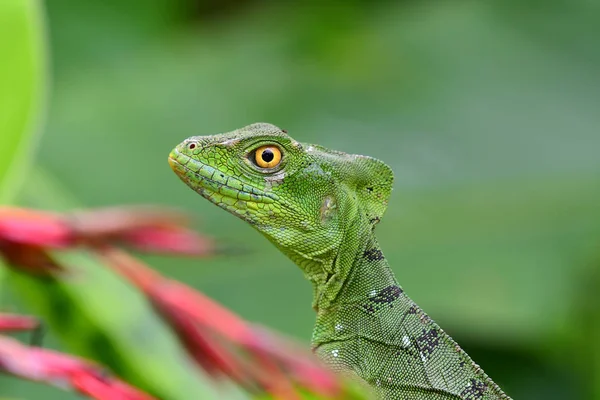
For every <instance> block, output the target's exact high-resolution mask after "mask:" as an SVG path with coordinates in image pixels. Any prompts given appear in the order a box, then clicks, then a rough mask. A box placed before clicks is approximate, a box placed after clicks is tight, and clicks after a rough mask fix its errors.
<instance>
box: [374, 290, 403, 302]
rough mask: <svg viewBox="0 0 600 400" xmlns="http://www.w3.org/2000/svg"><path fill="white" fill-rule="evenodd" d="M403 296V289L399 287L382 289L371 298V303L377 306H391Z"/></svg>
mask: <svg viewBox="0 0 600 400" xmlns="http://www.w3.org/2000/svg"><path fill="white" fill-rule="evenodd" d="M401 294H402V289H401V288H400V287H399V286H396V285H392V286H388V287H386V288H385V289H381V290H380V291H379V293H377V294H376V295H375V296H372V297H369V301H372V302H373V303H376V304H389V303H391V302H393V301H394V300H396V299H397V298H398V297H400V295H401Z"/></svg>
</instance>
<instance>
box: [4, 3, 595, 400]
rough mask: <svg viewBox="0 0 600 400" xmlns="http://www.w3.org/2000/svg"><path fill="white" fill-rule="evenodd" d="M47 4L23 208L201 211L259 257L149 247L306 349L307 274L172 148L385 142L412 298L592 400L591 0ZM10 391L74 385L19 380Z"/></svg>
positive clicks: (512, 372)
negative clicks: (44, 96)
mask: <svg viewBox="0 0 600 400" xmlns="http://www.w3.org/2000/svg"><path fill="white" fill-rule="evenodd" d="M44 13H45V17H46V28H47V33H48V38H47V41H48V44H49V54H50V56H51V60H50V63H51V68H50V80H51V90H50V95H49V99H48V105H49V107H48V111H47V120H46V124H45V127H44V129H43V130H44V134H43V136H40V139H39V142H38V143H37V152H36V155H35V165H34V167H33V169H32V170H31V173H30V175H31V177H30V178H28V179H27V180H26V182H27V183H26V184H25V186H24V188H23V190H22V191H21V194H20V196H19V198H18V199H19V203H20V204H23V205H28V206H35V207H39V208H50V209H55V208H57V207H59V206H57V205H56V204H59V203H60V201H57V199H65V198H67V199H69V204H73V203H76V204H78V205H79V206H86V207H91V206H106V205H114V204H137V203H156V204H165V205H170V206H175V207H180V208H182V209H185V210H189V211H190V212H191V213H192V214H193V215H194V217H195V218H196V219H197V221H198V226H199V227H200V229H202V230H203V231H204V232H207V233H209V234H211V235H212V236H214V237H216V238H217V239H218V240H219V241H221V242H223V243H225V244H227V245H229V246H232V247H238V248H240V249H244V250H245V252H243V253H242V254H239V255H235V256H230V257H220V258H217V259H211V260H203V261H197V260H173V259H165V258H159V257H152V258H149V257H147V260H148V261H149V262H150V263H151V264H152V265H154V266H156V267H157V268H158V269H159V270H160V271H162V272H163V273H165V274H166V275H168V276H171V277H173V278H175V279H178V280H181V281H184V282H186V283H188V284H190V285H192V286H194V287H196V288H198V289H200V290H201V291H203V292H205V293H207V294H208V295H210V296H211V297H213V298H214V299H216V300H218V301H220V302H221V303H222V304H224V305H226V306H227V307H229V308H231V309H232V310H234V311H236V312H238V313H239V314H241V315H242V316H243V317H245V318H246V319H249V320H252V321H256V322H260V323H263V324H265V325H268V326H270V327H274V328H276V329H278V330H280V331H283V332H285V333H287V334H290V335H292V336H295V337H297V338H298V339H300V340H302V341H304V342H306V343H308V341H309V339H310V335H311V331H312V326H313V322H314V314H313V311H312V310H311V308H310V302H311V289H310V286H309V284H308V283H307V282H305V281H304V280H303V278H302V274H301V273H300V271H299V270H298V269H297V268H296V267H295V266H294V265H293V264H292V263H291V262H290V261H288V260H287V259H286V258H285V257H284V256H283V255H281V254H279V253H278V251H277V250H276V249H275V248H274V247H272V246H271V245H270V244H269V243H268V242H267V241H266V240H265V239H264V238H262V237H261V236H260V235H259V234H258V233H256V232H254V231H253V230H252V229H251V228H250V227H249V226H246V225H245V224H244V223H243V222H242V221H239V220H237V219H236V218H235V217H233V216H231V215H229V214H227V213H225V212H224V211H222V210H219V209H217V208H216V207H214V206H212V205H211V204H209V203H208V202H207V201H205V200H203V199H202V198H201V197H199V196H197V195H194V193H193V192H192V191H190V190H189V189H187V188H186V187H185V186H184V185H183V184H182V183H181V182H180V181H179V180H178V179H177V178H176V177H175V175H174V174H173V173H172V172H171V171H170V169H169V167H168V165H167V162H166V157H167V155H168V153H169V151H170V149H171V148H172V147H174V146H175V145H176V144H177V143H178V142H180V141H181V140H183V139H184V138H186V137H188V136H192V135H198V134H210V133H217V132H224V131H229V130H233V129H235V128H238V127H241V126H244V125H247V124H249V123H253V122H259V121H264V122H271V123H273V124H276V125H278V126H280V127H282V128H285V129H287V130H288V131H289V133H290V135H292V136H293V137H294V138H295V139H297V140H299V141H301V142H308V143H319V144H321V145H324V146H326V147H330V148H334V149H337V150H343V151H346V152H351V153H361V154H367V155H371V156H374V157H377V158H380V159H382V160H384V161H385V162H386V163H388V164H389V165H391V166H392V168H393V169H394V171H395V173H396V182H395V188H394V194H393V198H392V200H391V202H390V205H389V210H388V212H387V213H386V215H385V218H384V219H383V221H382V223H381V224H380V225H379V227H378V234H379V239H380V242H381V245H382V248H383V250H384V252H385V254H386V256H387V257H388V259H389V261H390V263H391V265H392V267H393V268H394V270H395V272H396V274H397V276H398V278H399V280H400V282H401V284H402V285H403V287H404V289H405V290H406V291H407V292H408V294H409V295H410V296H411V297H412V298H413V299H414V300H415V301H417V303H419V304H420V305H421V306H422V307H423V308H424V309H425V310H426V311H427V312H428V313H429V314H430V315H431V316H432V317H433V318H434V319H435V320H437V322H439V323H440V325H441V326H442V327H443V328H444V329H445V330H446V331H448V332H449V333H450V334H451V335H452V336H453V337H454V338H455V339H456V340H457V341H458V342H459V343H460V344H461V345H462V346H463V347H464V348H465V349H466V350H467V352H468V353H469V354H470V355H471V356H472V357H473V358H474V359H475V361H476V362H478V363H479V364H480V365H481V366H482V367H483V368H484V369H485V371H486V372H487V373H488V374H489V375H490V376H491V377H492V378H494V380H496V382H498V383H499V384H500V385H501V386H502V387H503V388H504V389H505V390H506V392H507V393H508V394H509V395H511V396H513V397H514V398H516V399H588V398H599V399H600V376H599V375H598V372H599V371H598V367H599V365H600V46H599V41H600V4H599V3H598V2H596V1H593V0H545V1H539V0H488V1H471V0H444V1H442V0H438V1H435V0H433V1H417V0H404V1H360V0H345V1H328V2H324V1H316V0H315V1H310V0H309V1H302V2H279V1H267V0H264V1H250V0H245V1H243V0H226V1H218V0H177V1H173V0H128V1H119V0H104V1H91V0H87V1H78V2H73V1H67V0H52V1H48V2H47V3H46V4H45V9H44ZM2 40H7V38H4V39H2ZM0 90H2V89H0ZM62 204H64V203H62ZM18 297H19V295H18V294H3V295H2V301H3V303H2V305H0V307H2V306H3V307H5V308H6V307H7V304H9V305H10V307H12V306H13V303H12V302H13V301H16V302H18V299H16V300H15V298H18ZM281 299H285V301H281ZM113 308H114V309H113V310H111V312H114V313H115V315H117V314H119V313H120V312H122V307H118V306H114V307H113ZM54 340H55V339H53V336H52V334H49V341H50V343H53V341H54ZM57 345H58V346H60V344H57ZM0 396H6V397H11V396H12V397H15V398H32V399H41V398H44V399H71V398H75V397H74V396H72V395H69V394H64V393H62V392H59V391H57V390H56V391H55V390H53V389H48V388H46V387H40V386H38V385H35V384H32V383H29V382H21V381H17V380H14V379H6V378H2V379H0ZM12 397H11V398H12Z"/></svg>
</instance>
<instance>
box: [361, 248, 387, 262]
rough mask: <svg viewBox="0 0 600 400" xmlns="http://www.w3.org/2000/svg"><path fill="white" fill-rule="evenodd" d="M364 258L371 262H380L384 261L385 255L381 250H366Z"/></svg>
mask: <svg viewBox="0 0 600 400" xmlns="http://www.w3.org/2000/svg"><path fill="white" fill-rule="evenodd" d="M363 257H365V258H366V259H367V260H369V261H379V260H383V259H384V257H383V253H382V252H381V250H379V249H369V250H365V252H364V253H363Z"/></svg>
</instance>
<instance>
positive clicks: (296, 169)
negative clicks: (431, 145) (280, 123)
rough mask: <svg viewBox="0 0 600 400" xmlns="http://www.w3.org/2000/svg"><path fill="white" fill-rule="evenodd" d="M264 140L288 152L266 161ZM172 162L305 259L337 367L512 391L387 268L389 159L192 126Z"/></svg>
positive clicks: (429, 389)
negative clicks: (383, 239) (379, 236)
mask: <svg viewBox="0 0 600 400" xmlns="http://www.w3.org/2000/svg"><path fill="white" fill-rule="evenodd" d="M265 145H270V146H275V147H276V148H277V149H279V150H280V151H281V154H282V157H281V161H280V163H279V164H278V165H276V166H274V167H271V168H261V167H260V166H259V165H258V163H257V161H256V150H257V149H258V148H260V147H262V146H265ZM260 153H261V155H262V154H263V153H262V150H261V152H260ZM261 155H259V156H261ZM267 158H269V157H267ZM267 161H269V160H267ZM169 163H170V164H171V167H172V168H173V170H174V171H175V173H176V174H177V175H178V176H179V177H180V178H181V180H183V181H184V182H185V183H186V184H187V185H188V186H189V187H190V188H192V189H193V190H194V191H196V192H198V193H199V194H200V195H202V196H203V197H205V198H206V199H208V200H210V201H211V202H213V203H214V204H216V205H218V206H219V207H221V208H224V209H226V210H227V211H229V212H230V213H232V214H234V215H237V216H238V217H240V218H241V219H243V220H245V221H247V222H248V223H250V224H251V225H252V226H254V227H255V228H256V229H257V230H258V231H259V232H261V233H262V234H263V235H264V236H266V237H267V238H268V239H269V240H270V241H271V242H272V243H274V244H275V246H277V247H278V248H279V249H280V250H281V251H282V252H283V253H284V254H285V255H287V256H288V257H289V258H290V259H291V260H292V261H293V262H294V263H296V264H297V265H298V266H299V267H300V268H301V269H302V271H303V272H304V275H305V276H306V277H307V278H308V279H309V280H310V281H311V282H312V284H313V287H314V297H313V308H314V309H315V310H316V312H317V321H316V325H315V329H314V332H313V338H312V346H313V349H314V351H315V353H316V354H317V355H318V356H319V357H320V358H321V359H322V360H324V361H325V362H326V363H327V364H328V365H329V366H330V367H331V368H332V369H334V370H337V371H342V372H346V373H350V374H356V375H358V376H359V377H360V378H362V379H364V380H365V381H366V382H367V383H368V384H369V385H370V386H371V387H373V388H374V390H375V392H376V393H377V394H378V397H380V398H384V399H436V400H437V399H439V400H442V399H509V397H508V396H507V395H505V394H504V393H503V392H502V390H501V389H500V388H499V387H498V386H497V385H496V384H495V383H494V382H493V381H492V380H491V379H490V378H489V377H488V376H487V375H486V374H485V373H484V372H483V370H482V369H481V368H480V367H479V366H478V365H477V364H475V363H474V362H473V361H472V360H471V358H469V356H468V355H467V354H466V353H465V352H464V351H463V350H462V349H461V348H460V347H459V346H458V344H457V343H456V342H455V341H454V340H453V339H452V338H451V337H450V336H449V335H448V334H446V333H445V332H444V331H443V330H442V329H441V328H440V327H439V326H438V325H437V324H436V323H435V322H434V321H433V320H432V319H431V318H429V317H428V316H427V314H425V313H424V312H423V311H422V310H421V308H419V306H417V305H416V304H415V303H414V302H413V301H412V300H411V299H410V298H409V297H408V296H406V294H405V293H404V290H403V289H402V288H401V287H400V285H399V284H398V282H397V281H396V278H395V277H394V274H393V273H392V271H391V269H390V268H389V265H388V263H387V261H386V259H385V258H384V256H383V254H382V252H381V250H380V248H379V245H378V244H377V240H376V238H375V235H374V232H373V231H374V227H375V225H376V224H377V223H378V222H379V221H380V219H381V217H382V215H383V213H384V211H385V209H386V207H387V203H388V199H389V197H390V194H391V191H392V183H393V173H392V171H391V169H390V168H389V167H388V166H387V165H385V164H384V163H382V162H381V161H378V160H376V159H374V158H370V157H366V156H360V155H350V154H345V153H341V152H337V151H331V150H328V149H325V148H323V147H320V146H316V145H307V144H302V143H299V142H296V141H295V140H294V139H292V138H291V137H289V136H288V135H287V134H286V132H285V131H282V130H281V129H279V128H277V127H275V126H273V125H269V124H253V125H250V126H247V127H245V128H242V129H238V130H236V131H233V132H229V133H223V134H219V135H213V136H194V137H190V138H188V139H186V140H185V141H183V142H182V143H181V144H179V145H178V146H177V147H176V148H175V149H174V150H173V151H172V152H171V154H170V156H169Z"/></svg>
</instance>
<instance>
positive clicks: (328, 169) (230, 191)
mask: <svg viewBox="0 0 600 400" xmlns="http://www.w3.org/2000/svg"><path fill="white" fill-rule="evenodd" d="M169 164H170V165H171V168H172V169H173V171H174V172H175V173H176V174H177V175H178V176H179V178H180V179H181V180H182V181H184V182H185V183H186V184H187V185H188V186H189V187H190V188H191V189H193V190H194V191H196V192H197V193H199V194H200V195H202V196H203V197H204V198H206V199H208V200H210V201H211V202H212V203H214V204H216V205H218V206H219V207H221V208H223V209H225V210H227V211H229V212H230V213H232V214H234V215H236V216H238V217H240V218H242V219H244V220H246V221H247V222H249V223H250V224H251V225H253V226H254V227H255V228H256V229H258V230H259V231H260V232H261V233H263V234H264V235H265V236H267V238H269V239H270V240H271V241H272V242H273V243H275V244H276V245H277V246H279V247H280V248H282V249H284V251H285V252H286V253H287V254H288V255H290V256H291V254H290V250H293V252H294V253H295V254H297V255H299V256H301V258H303V259H315V258H319V255H324V254H325V253H327V250H330V249H333V248H335V247H337V246H339V244H340V243H341V241H342V240H343V239H344V232H345V231H346V229H347V228H348V226H349V225H350V224H360V223H363V224H364V226H369V225H370V226H373V225H374V224H376V223H377V222H378V221H379V219H380V217H381V215H382V214H383V212H384V211H385V208H386V206H387V200H388V197H389V195H390V192H391V186H392V180H393V176H392V173H391V170H390V169H389V167H387V166H386V165H385V164H384V163H382V162H381V161H378V160H375V159H373V158H370V157H364V156H356V155H349V154H345V153H341V152H334V151H330V150H327V149H325V148H322V147H320V146H314V145H305V144H301V143H299V142H297V141H295V140H294V139H292V138H291V137H290V136H288V135H287V133H286V132H285V131H283V130H281V129H279V128H277V127H276V126H273V125H270V124H264V123H259V124H252V125H249V126H247V127H244V128H241V129H238V130H236V131H233V132H229V133H223V134H218V135H211V136H193V137H190V138H188V139H186V140H184V141H183V142H182V143H180V144H179V145H178V146H177V147H176V148H175V149H173V151H172V152H171V154H170V155H169ZM286 249H287V251H286ZM293 258H295V257H293Z"/></svg>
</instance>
